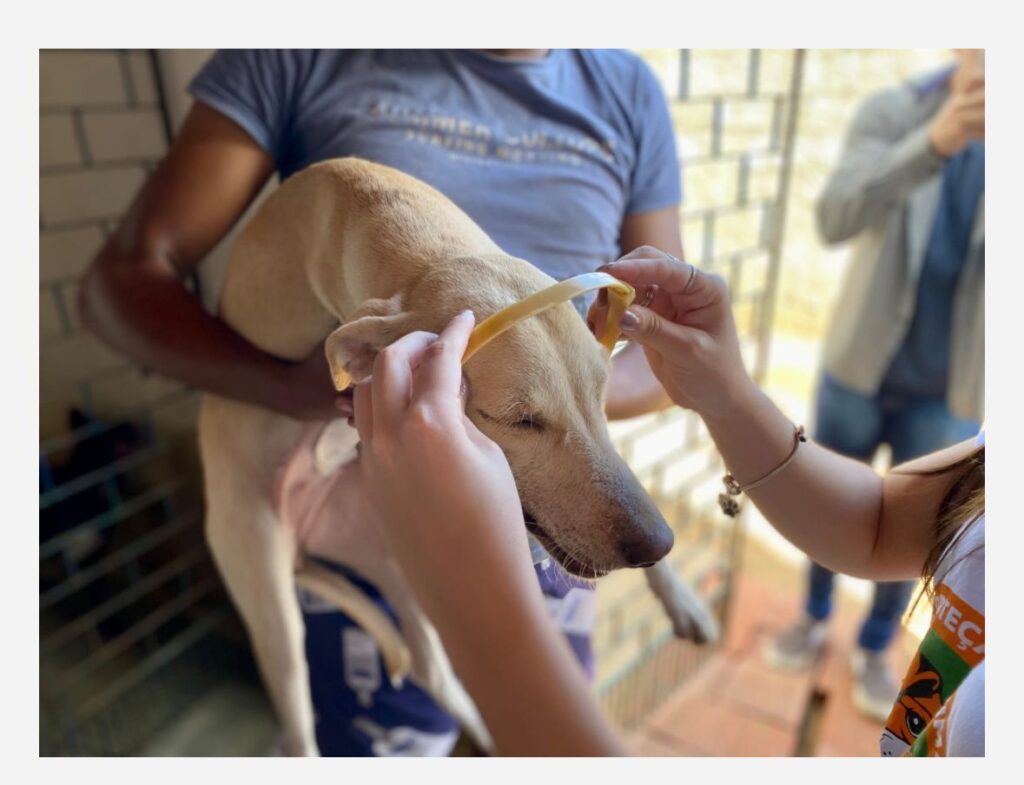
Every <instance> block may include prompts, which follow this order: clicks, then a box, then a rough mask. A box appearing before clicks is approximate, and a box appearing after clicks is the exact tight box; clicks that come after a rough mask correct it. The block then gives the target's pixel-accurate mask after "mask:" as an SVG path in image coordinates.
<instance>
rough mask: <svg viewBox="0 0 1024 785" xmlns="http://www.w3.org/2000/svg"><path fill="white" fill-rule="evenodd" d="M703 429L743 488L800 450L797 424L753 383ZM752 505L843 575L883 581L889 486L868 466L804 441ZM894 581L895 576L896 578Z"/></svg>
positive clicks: (753, 497)
mask: <svg viewBox="0 0 1024 785" xmlns="http://www.w3.org/2000/svg"><path fill="white" fill-rule="evenodd" d="M722 411H724V412H726V413H720V414H716V415H713V416H712V415H709V416H706V417H705V424H706V425H707V427H708V431H709V432H710V434H711V437H712V439H713V440H714V442H715V445H716V446H717V447H718V449H719V451H720V452H721V454H722V457H723V459H724V461H725V465H726V467H727V468H728V471H729V472H730V473H731V474H732V475H733V476H734V477H735V478H736V480H737V481H738V482H739V483H740V484H741V485H748V484H750V483H752V482H754V481H756V480H759V479H760V478H762V477H764V476H765V475H766V474H768V473H769V472H770V471H771V470H772V469H774V468H775V467H777V466H779V465H780V464H781V463H782V462H783V461H785V459H786V457H787V456H788V455H789V454H790V452H791V451H792V449H793V445H794V433H793V428H794V426H793V423H792V422H791V421H790V420H788V419H787V418H786V417H785V415H783V414H782V412H780V411H779V409H778V408H777V407H776V406H775V404H773V403H772V402H771V400H769V399H768V397H767V396H765V395H764V393H762V392H761V391H760V390H758V389H757V388H756V387H755V386H754V385H753V384H752V383H751V384H749V385H747V386H746V387H744V389H743V390H742V392H740V393H739V394H738V395H737V396H736V398H735V400H734V401H732V405H730V406H728V407H723V408H722ZM747 496H749V499H750V501H752V502H753V503H754V504H755V505H756V506H757V508H758V510H760V511H761V513H762V514H763V515H764V516H765V518H767V519H768V521H769V522H770V523H771V524H772V525H773V526H774V527H775V528H777V529H778V530H779V531H780V532H781V533H782V534H783V535H784V536H785V537H786V538H787V539H788V540H789V541H790V542H792V543H793V544H794V545H795V546H796V547H797V548H799V549H800V550H802V551H804V552H805V553H806V554H807V555H808V556H810V557H811V558H812V559H814V560H815V561H817V562H819V563H821V564H823V565H825V566H826V567H829V568H830V569H833V570H836V571H838V572H844V573H847V574H850V575H858V576H863V577H882V576H879V575H878V572H879V570H885V569H887V567H886V566H885V565H884V564H882V563H881V562H879V561H878V560H877V559H876V548H875V546H876V544H877V541H878V536H879V527H880V525H881V521H882V500H883V482H882V479H881V478H880V477H879V476H878V475H877V474H876V473H875V472H874V471H873V470H872V469H871V468H870V467H869V466H867V465H865V464H862V463H859V462H857V461H854V460H851V459H849V458H845V457H843V456H841V455H838V454H836V453H834V452H831V451H829V450H826V449H824V448H822V447H820V446H819V445H817V444H815V443H814V442H813V441H807V442H805V443H801V444H800V445H799V447H798V448H797V452H796V456H795V457H794V459H793V461H792V462H791V463H790V464H789V465H788V466H786V468H785V469H783V470H782V471H781V472H780V473H779V474H777V475H776V476H774V477H773V478H772V479H770V480H769V481H768V482H767V483H765V484H764V485H763V486H761V487H759V488H755V489H754V490H752V491H750V492H749V493H748V494H747ZM890 579H891V576H890Z"/></svg>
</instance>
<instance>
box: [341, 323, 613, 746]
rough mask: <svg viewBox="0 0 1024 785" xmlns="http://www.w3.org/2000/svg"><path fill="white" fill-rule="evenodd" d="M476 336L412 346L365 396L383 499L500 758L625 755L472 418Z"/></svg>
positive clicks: (509, 482) (413, 341)
mask: <svg viewBox="0 0 1024 785" xmlns="http://www.w3.org/2000/svg"><path fill="white" fill-rule="evenodd" d="M473 323H474V322H473V315H472V314H471V313H469V312H466V313H462V314H459V315H458V316H456V317H455V319H453V320H452V322H451V323H450V324H449V325H448V326H447V327H446V328H445V329H444V331H442V333H441V335H440V336H434V335H430V334H429V333H413V334H411V335H407V336H405V337H404V338H402V339H400V340H399V341H397V342H395V343H394V344H392V345H391V346H389V347H388V348H386V349H384V350H383V351H382V352H381V353H380V354H379V355H378V356H377V359H376V361H375V362H374V366H373V374H372V376H371V378H370V380H369V381H368V382H364V383H362V384H360V385H359V386H358V387H356V392H355V421H356V427H357V428H358V429H359V436H360V438H361V439H362V449H361V453H362V455H361V459H360V465H361V467H362V471H363V473H364V476H365V478H366V482H367V487H368V490H369V495H370V498H371V500H372V501H373V502H374V503H375V504H376V506H377V507H378V509H379V511H380V513H381V514H380V516H379V518H380V523H381V526H382V527H383V529H384V534H385V539H386V540H387V542H388V544H389V545H390V547H391V549H392V552H393V553H394V555H395V557H396V559H397V560H398V563H399V566H400V567H401V568H402V571H403V573H404V575H405V577H406V579H407V580H408V581H409V584H410V586H411V588H412V590H413V593H414V595H415V596H416V598H417V599H418V600H419V602H420V604H421V605H422V606H423V609H424V610H425V611H426V613H427V615H428V616H429V617H430V619H431V620H432V621H433V622H434V624H435V626H436V627H437V630H438V632H439V633H440V635H441V639H442V641H444V645H445V650H446V651H447V652H448V655H449V657H450V658H451V661H452V664H453V665H454V666H455V670H456V672H457V673H458V674H459V678H460V680H461V681H462V683H463V684H464V685H465V686H466V689H467V690H469V693H470V695H472V696H473V699H474V701H475V702H476V705H477V707H478V708H479V709H480V712H481V714H482V715H483V718H484V720H485V721H486V723H487V727H488V729H489V730H490V732H491V734H492V736H493V737H494V741H495V744H496V746H497V752H498V754H501V755H563V756H567V755H572V756H576V755H612V754H620V753H621V752H622V745H621V742H620V741H619V740H618V738H617V737H616V735H615V732H614V731H613V730H612V728H611V726H610V724H609V723H608V722H607V720H605V718H604V717H603V716H602V714H601V711H600V709H598V707H597V705H596V703H595V702H594V699H593V697H592V696H591V694H590V690H589V687H588V685H587V683H586V680H585V679H584V678H583V674H582V672H581V671H580V668H579V666H578V665H577V663H576V661H575V659H574V657H573V656H572V654H571V652H570V649H569V646H568V645H567V644H566V642H565V640H564V639H563V638H562V637H561V635H560V634H559V633H558V631H557V630H556V629H555V626H554V624H553V623H552V621H551V619H550V618H549V617H548V613H547V610H546V608H545V605H544V601H543V598H542V595H541V592H540V588H539V587H538V585H537V578H536V575H535V573H534V570H533V565H532V563H531V560H530V552H529V546H528V545H527V541H526V527H525V526H524V523H523V514H522V508H521V507H520V504H519V496H518V494H517V493H516V486H515V482H514V481H513V479H512V472H511V471H510V469H509V466H508V462H507V461H506V460H505V456H504V454H503V453H502V452H501V449H500V448H499V447H498V446H497V445H496V444H495V443H494V442H492V441H490V440H489V439H488V438H487V437H486V436H484V435H483V434H482V433H480V431H478V430H477V429H476V427H475V426H474V425H473V423H471V422H470V421H469V419H468V418H467V417H466V415H465V413H464V411H463V400H462V396H461V392H462V355H463V353H464V351H465V348H466V341H467V340H468V339H469V334H470V332H471V330H472V328H473Z"/></svg>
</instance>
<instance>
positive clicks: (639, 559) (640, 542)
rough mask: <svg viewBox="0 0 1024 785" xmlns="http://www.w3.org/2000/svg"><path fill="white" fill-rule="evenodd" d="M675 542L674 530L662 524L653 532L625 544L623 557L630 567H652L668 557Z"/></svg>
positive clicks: (623, 544)
mask: <svg viewBox="0 0 1024 785" xmlns="http://www.w3.org/2000/svg"><path fill="white" fill-rule="evenodd" d="M674 540H675V537H674V535H673V534H672V530H671V529H670V528H669V527H668V526H667V525H666V524H664V523H660V524H659V525H658V526H657V528H656V529H655V530H654V531H653V532H650V533H647V532H645V533H644V536H642V537H639V538H632V539H629V540H626V541H625V542H623V543H622V556H623V558H624V559H625V560H626V563H627V564H629V566H630V567H650V566H651V565H652V564H654V563H656V562H658V561H660V560H661V559H662V558H663V557H665V556H667V555H668V552H669V551H670V550H672V543H673V542H674Z"/></svg>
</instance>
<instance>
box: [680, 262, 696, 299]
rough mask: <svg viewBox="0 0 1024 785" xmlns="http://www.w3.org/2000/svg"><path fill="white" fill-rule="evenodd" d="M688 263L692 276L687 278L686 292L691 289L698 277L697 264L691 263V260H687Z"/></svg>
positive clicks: (684, 289)
mask: <svg viewBox="0 0 1024 785" xmlns="http://www.w3.org/2000/svg"><path fill="white" fill-rule="evenodd" d="M687 264H689V265H690V277H689V278H687V279H686V286H684V287H683V291H684V292H688V291H690V287H691V286H693V282H694V281H695V280H696V279H697V268H696V266H694V265H693V264H690V262H687Z"/></svg>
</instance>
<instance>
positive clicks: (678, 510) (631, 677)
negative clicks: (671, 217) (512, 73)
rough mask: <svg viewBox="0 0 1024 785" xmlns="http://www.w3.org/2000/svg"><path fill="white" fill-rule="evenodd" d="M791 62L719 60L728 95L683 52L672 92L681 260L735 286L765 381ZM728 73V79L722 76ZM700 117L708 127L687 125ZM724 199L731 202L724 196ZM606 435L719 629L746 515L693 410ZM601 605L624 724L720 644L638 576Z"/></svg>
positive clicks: (610, 684)
mask: <svg viewBox="0 0 1024 785" xmlns="http://www.w3.org/2000/svg"><path fill="white" fill-rule="evenodd" d="M785 57H786V59H787V60H788V63H782V64H781V65H783V66H786V65H788V79H787V80H785V81H783V83H782V85H781V87H782V89H778V83H779V80H778V79H775V83H776V87H775V88H774V89H772V88H766V87H765V86H764V85H763V82H762V66H763V57H762V53H761V52H760V51H759V50H756V49H755V50H750V51H749V52H747V54H746V57H745V58H739V57H736V56H731V57H729V58H727V59H725V60H724V62H718V63H716V64H715V66H716V70H717V71H718V72H719V83H721V82H725V83H729V82H732V83H736V84H743V85H745V89H741V90H737V91H735V92H728V93H723V92H714V91H701V90H700V89H699V88H697V89H695V86H694V79H693V76H694V73H695V71H696V70H697V69H700V68H701V67H702V55H701V54H700V53H699V52H692V51H690V50H682V51H680V52H679V53H678V68H679V78H678V82H679V92H678V95H676V96H675V98H674V99H673V100H672V106H673V111H674V112H676V113H683V112H685V115H684V118H683V119H684V122H683V123H682V125H683V127H682V128H680V129H679V131H680V132H681V134H683V135H684V136H685V137H686V138H687V139H688V140H689V141H690V142H693V144H692V147H691V148H690V152H689V153H687V151H686V150H684V151H683V152H682V156H681V157H682V159H683V160H682V165H683V167H684V172H685V174H686V183H687V189H686V192H687V195H686V205H687V206H686V208H685V209H684V211H683V226H684V244H685V245H686V248H687V257H688V259H689V260H690V261H693V262H694V263H696V264H697V265H698V266H699V267H700V268H701V269H702V270H710V271H714V272H717V273H719V274H721V275H722V276H723V277H725V278H726V280H727V281H728V282H729V285H730V291H731V292H732V294H733V305H734V309H735V312H736V317H737V321H738V328H739V331H740V337H741V342H742V344H743V347H744V353H745V357H746V360H747V363H748V367H750V368H752V369H753V372H754V376H755V378H756V379H758V380H759V381H760V380H762V379H763V377H764V374H765V371H766V368H767V362H768V350H769V343H770V338H771V323H772V308H773V304H774V302H775V298H776V289H777V286H778V276H779V265H780V262H781V259H780V251H781V247H782V245H781V244H782V230H783V226H784V225H785V207H786V201H787V196H788V191H789V182H790V173H791V169H792V163H793V149H794V141H795V132H796V118H797V113H798V110H799V98H800V85H801V80H802V76H803V59H804V53H803V52H802V51H800V50H795V51H790V52H787V53H785ZM775 65H776V66H778V65H780V64H779V63H775ZM730 69H731V70H732V71H733V73H724V74H723V73H721V71H722V70H725V71H727V72H728V71H729V70H730ZM751 108H754V111H747V110H749V109H751ZM757 110H760V111H757ZM702 113H703V114H704V115H705V117H706V121H705V123H704V124H703V128H701V127H700V126H701V123H699V122H698V123H687V122H685V118H691V119H692V118H694V117H700V115H701V114H702ZM678 122H679V121H678V120H677V123H678ZM736 126H740V127H738V128H737V127H736ZM702 131H703V133H702ZM723 165H724V166H723ZM702 169H705V170H710V171H711V178H712V185H713V187H707V188H703V189H700V188H699V185H700V183H701V177H702V174H703V173H702V172H701V170H702ZM730 169H731V170H732V172H733V174H732V177H734V178H735V179H734V181H733V182H732V183H730V182H727V181H725V182H723V179H722V172H723V170H726V171H728V170H730ZM755 172H756V173H757V177H758V181H757V182H756V183H755ZM765 175H767V177H766V176H765ZM691 183H695V184H697V185H698V188H693V187H690V184H691ZM694 191H697V193H694ZM723 193H724V194H726V195H727V197H728V198H726V199H722V198H721V195H722V194H723ZM694 202H696V204H695V203H694ZM744 224H745V225H744ZM612 430H613V438H614V440H615V442H616V444H617V446H618V447H619V449H620V450H621V451H622V454H623V456H624V457H625V459H626V461H627V462H628V463H629V464H630V465H631V466H632V467H633V469H634V471H635V472H636V474H637V475H638V477H639V478H640V480H641V482H643V483H644V485H645V487H646V488H647V490H648V491H649V492H650V494H651V495H652V497H653V498H654V499H655V500H656V501H657V502H658V504H659V507H660V508H661V510H662V512H663V513H664V514H665V517H666V520H668V521H669V523H670V524H671V525H672V526H673V529H674V530H675V533H676V545H675V547H674V548H673V551H672V553H671V554H670V555H669V557H668V558H669V559H670V562H671V563H672V565H673V566H674V567H675V568H676V570H677V571H678V572H679V573H680V574H681V575H683V576H684V577H685V578H686V579H687V580H689V581H691V582H692V583H693V584H694V585H695V586H696V587H697V588H698V589H699V590H700V591H701V593H702V594H703V595H704V596H705V597H706V598H707V600H708V602H709V603H710V604H711V606H712V607H713V608H714V609H715V610H716V612H717V614H718V617H719V620H720V621H721V623H722V627H723V629H725V628H726V625H727V623H728V619H727V618H726V614H727V612H728V608H729V599H730V593H731V590H732V586H733V579H734V576H735V575H736V573H737V570H738V568H739V555H740V550H741V538H742V533H743V529H742V526H743V523H742V516H741V517H740V518H738V519H731V518H726V517H725V516H723V515H722V513H721V511H720V510H719V508H718V504H717V497H718V493H719V491H720V490H721V481H720V480H721V477H722V475H723V474H724V471H725V470H724V468H723V466H722V462H721V459H720V458H719V456H718V454H717V452H716V451H715V449H714V446H713V444H712V442H711V440H710V437H709V436H708V434H707V431H706V429H705V428H704V426H703V424H702V423H701V422H700V420H699V418H697V417H696V416H694V415H692V414H689V413H686V412H682V411H679V410H670V411H666V412H663V413H660V414H658V415H654V416H650V417H646V418H642V419H639V420H636V421H632V422H629V423H626V424H623V425H620V426H618V427H615V426H613V429H612ZM598 602H599V610H598V619H597V626H596V633H595V646H596V648H597V655H598V678H599V687H598V688H599V691H600V694H601V699H602V702H603V704H604V706H605V708H606V710H607V711H608V713H609V714H610V715H611V716H612V717H613V718H615V720H616V721H617V722H618V723H619V724H620V726H622V727H623V728H625V729H627V730H628V729H631V728H633V727H635V726H636V725H637V723H638V722H639V721H641V720H642V719H643V718H644V717H646V716H648V715H649V714H650V713H651V712H652V711H653V710H654V709H655V708H656V707H657V706H658V705H659V704H660V703H661V702H662V701H663V700H664V699H665V698H666V697H667V696H668V695H669V694H671V690H672V689H673V688H674V687H676V686H678V685H679V684H681V683H682V682H683V681H685V680H686V678H688V677H689V676H690V675H691V674H692V673H694V672H695V671H696V670H697V669H698V668H699V667H700V665H701V664H702V663H703V662H704V660H705V659H706V658H707V657H708V655H709V654H710V652H711V651H712V650H713V649H712V648H710V647H703V648H702V647H697V646H694V645H693V644H690V643H686V642H682V641H678V640H676V639H674V638H673V637H672V632H671V629H670V627H669V623H668V620H667V619H666V617H665V615H664V612H663V611H662V609H661V607H660V605H659V604H658V602H657V600H655V598H654V597H653V595H651V593H650V592H649V591H648V589H647V586H646V584H645V582H644V580H643V578H642V577H641V576H640V575H638V574H637V573H636V572H635V571H632V572H628V573H622V574H616V575H612V576H608V577H607V578H605V579H604V581H603V584H602V585H601V586H600V587H599V589H598Z"/></svg>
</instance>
